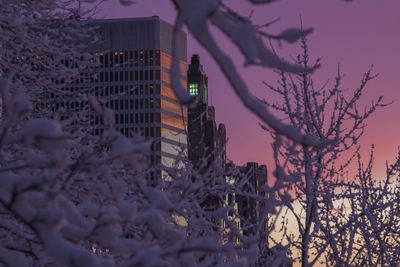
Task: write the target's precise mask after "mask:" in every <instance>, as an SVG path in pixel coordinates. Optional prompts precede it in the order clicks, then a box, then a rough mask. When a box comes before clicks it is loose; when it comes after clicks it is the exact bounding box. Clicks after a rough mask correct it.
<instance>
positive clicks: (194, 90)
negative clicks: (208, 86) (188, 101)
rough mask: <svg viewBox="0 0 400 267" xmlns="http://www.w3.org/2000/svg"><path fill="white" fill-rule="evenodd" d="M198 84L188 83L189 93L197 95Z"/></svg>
mask: <svg viewBox="0 0 400 267" xmlns="http://www.w3.org/2000/svg"><path fill="white" fill-rule="evenodd" d="M198 94H199V85H198V84H197V83H189V95H198Z"/></svg>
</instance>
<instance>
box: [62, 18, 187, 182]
mask: <svg viewBox="0 0 400 267" xmlns="http://www.w3.org/2000/svg"><path fill="white" fill-rule="evenodd" d="M88 24H89V25H91V26H95V27H96V31H97V33H98V36H99V40H98V41H97V42H96V43H95V44H94V45H91V46H90V48H89V49H88V50H89V51H88V52H89V53H91V54H94V55H96V57H97V58H98V61H99V62H100V65H99V66H98V67H97V69H96V71H95V73H96V75H97V77H96V78H94V79H93V78H91V79H86V80H82V79H81V80H80V81H77V82H76V83H72V84H68V87H69V88H70V90H79V89H82V88H89V91H90V92H91V93H92V94H95V95H96V96H97V97H98V99H99V100H100V101H101V102H102V103H104V105H105V106H107V107H108V108H110V109H112V110H113V111H114V115H115V128H116V130H118V131H120V132H121V133H122V134H124V135H125V136H127V137H131V136H133V135H134V134H140V135H142V136H145V137H147V138H151V139H153V140H155V141H154V142H153V145H152V152H151V156H150V158H149V161H150V162H149V163H150V164H151V165H153V166H154V165H155V164H157V163H162V164H163V165H164V166H166V167H172V166H173V165H174V162H175V159H176V158H177V156H178V154H179V153H180V151H186V150H187V136H186V129H185V126H186V125H185V124H186V120H187V109H186V107H184V106H182V105H181V104H180V103H179V101H178V99H177V98H176V96H175V93H174V92H173V90H172V87H171V78H170V69H171V64H172V52H173V47H172V39H173V26H172V25H170V24H168V23H166V22H164V21H162V20H161V19H159V18H158V17H157V16H153V17H147V18H130V19H105V20H94V21H89V22H88ZM177 42H179V43H180V45H179V47H180V48H181V49H180V50H179V51H177V55H178V56H179V64H180V69H181V70H182V72H181V82H182V84H184V85H186V69H187V63H186V34H185V33H180V34H179V36H178V40H177ZM90 121H91V124H92V125H93V128H94V130H93V131H94V134H97V135H99V134H101V133H102V132H103V131H104V129H105V128H104V127H105V126H104V125H103V124H102V123H101V117H100V116H99V115H98V114H95V113H94V112H92V113H91V114H90ZM158 176H159V175H158Z"/></svg>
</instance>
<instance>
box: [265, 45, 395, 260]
mask: <svg viewBox="0 0 400 267" xmlns="http://www.w3.org/2000/svg"><path fill="white" fill-rule="evenodd" d="M301 43H302V50H303V53H302V54H301V55H300V56H298V58H297V64H298V65H299V66H303V67H304V68H307V67H308V65H309V61H310V60H309V53H308V47H307V42H306V38H305V37H303V38H302V42H301ZM316 64H319V60H317V63H316ZM277 73H278V74H279V76H280V80H279V81H278V85H277V86H273V85H270V84H267V83H265V84H266V86H267V88H268V89H269V90H270V91H272V92H273V93H275V94H277V95H278V97H279V98H280V101H277V102H271V101H268V100H263V101H262V102H264V104H265V105H266V106H267V107H269V108H271V109H273V110H275V111H276V112H277V113H279V114H280V115H281V117H282V118H283V119H284V120H285V121H287V122H289V123H290V124H292V125H293V126H294V127H296V128H297V129H299V130H300V131H301V132H303V133H304V134H305V135H309V136H316V137H317V139H318V140H321V143H323V141H324V140H325V141H326V142H327V143H329V145H326V146H314V147H311V146H308V145H305V144H297V143H294V142H292V141H291V140H285V139H284V138H283V137H282V135H281V134H280V133H279V132H277V131H274V130H272V131H271V130H270V129H269V128H266V127H264V126H263V127H264V129H266V130H268V131H271V134H272V136H273V138H274V140H275V142H274V146H273V148H274V151H275V161H276V165H277V171H276V173H275V174H276V179H277V181H276V182H277V183H281V182H282V181H292V182H293V184H292V196H290V195H288V194H287V193H288V192H283V193H280V194H278V196H279V198H280V199H281V201H282V202H281V204H282V205H284V206H286V207H287V208H288V210H289V211H290V213H291V215H290V216H293V217H294V218H295V221H296V225H297V231H296V232H297V233H285V235H286V238H287V241H288V242H289V243H291V245H292V246H293V247H295V248H296V251H300V252H301V253H300V255H299V260H300V262H301V264H302V266H310V265H314V264H315V263H317V262H318V261H320V260H322V258H325V262H326V263H334V264H336V265H338V266H357V264H361V263H363V262H362V261H360V260H358V261H356V263H355V264H351V261H350V259H352V258H353V257H358V256H355V255H360V254H363V253H361V251H363V252H365V251H364V249H365V246H368V243H369V242H370V241H369V240H367V239H368V238H369V237H370V236H371V234H368V233H369V230H367V228H366V226H367V225H368V227H373V225H374V224H372V223H371V221H370V219H371V218H370V217H368V216H367V214H366V213H370V212H371V214H375V215H374V216H378V217H379V218H378V217H376V218H375V219H376V222H378V221H379V222H381V223H383V222H384V221H386V219H388V218H389V217H388V215H386V213H387V212H389V213H392V211H390V210H391V208H392V207H389V206H390V205H391V204H389V203H390V201H388V199H384V197H383V196H384V195H385V196H387V197H389V195H390V194H389V192H387V191H386V190H389V189H388V188H389V187H388V185H389V184H390V183H391V182H389V181H387V182H386V183H384V184H386V186H384V187H382V188H381V186H378V181H377V180H373V179H372V178H371V176H370V167H371V166H369V168H368V169H367V170H366V172H367V173H369V175H365V174H366V173H365V171H364V170H362V168H361V167H360V170H359V174H358V179H354V180H352V179H348V178H347V176H346V171H347V168H349V166H350V164H351V162H352V160H353V159H354V158H355V157H356V156H357V155H358V153H359V145H358V141H359V139H360V138H361V136H362V134H363V133H364V130H365V127H366V124H365V122H366V120H367V119H368V118H369V116H371V115H372V114H373V113H374V112H375V110H376V109H377V108H379V107H383V106H385V104H384V103H383V102H382V97H379V98H378V99H377V100H376V101H375V102H372V104H371V105H370V106H369V107H365V108H363V109H362V111H360V109H359V100H360V99H361V96H362V94H363V92H364V91H365V89H366V85H367V83H368V81H370V80H371V79H373V78H375V77H376V75H373V74H372V70H371V69H370V70H368V71H367V72H366V73H364V76H363V78H362V80H361V83H360V85H359V87H358V88H356V89H355V90H354V91H352V92H346V91H345V90H343V89H342V79H343V76H342V74H341V73H340V69H339V68H338V73H337V76H336V77H335V80H334V81H335V82H334V84H333V86H330V85H329V83H328V82H327V83H325V84H323V85H322V87H317V86H316V85H315V84H314V81H313V80H312V75H311V74H309V73H299V74H287V73H285V72H283V71H277ZM329 140H330V141H329ZM360 164H361V163H360ZM367 177H368V178H367ZM367 180H368V181H367ZM378 188H381V189H379V190H378ZM385 188H386V189H385ZM378 191H380V193H377V192H378ZM376 194H378V195H379V197H378V196H377V195H376ZM374 196H375V197H377V199H375V197H374ZM371 198H374V201H372V202H374V203H375V204H376V205H375V204H374V206H368V204H367V203H371V202H369V201H367V199H371ZM379 201H380V204H377V202H379ZM384 203H386V204H384ZM359 213H361V214H364V215H365V216H366V217H365V216H360V214H359ZM356 214H358V215H356ZM378 214H379V215H378ZM371 216H372V215H371ZM356 217H357V219H355V218H356ZM287 218H288V217H287ZM368 218H369V219H368ZM359 219H360V220H364V219H366V220H369V222H365V221H364V225H363V227H361V224H359V223H358V224H357V226H354V222H353V220H359ZM351 225H352V226H351ZM352 227H353V228H352ZM356 228H357V229H356ZM361 229H364V230H362V231H361ZM375 230H377V228H375ZM381 234H382V233H381V232H379V234H378V235H379V236H380V235H381ZM355 235H356V236H357V238H358V240H361V239H363V238H367V239H365V240H363V242H360V243H358V245H359V246H360V247H358V248H359V249H360V251H357V252H356V251H355V250H353V249H351V248H349V247H348V246H347V245H346V246H345V245H344V244H343V243H341V242H348V238H354V237H355ZM371 238H372V237H371ZM374 238H377V237H376V236H374ZM344 240H345V241H344ZM376 240H380V239H378V238H377V239H376ZM351 242H354V240H353V241H351ZM390 242H392V241H390ZM339 244H341V245H339ZM380 244H381V247H382V246H384V245H383V243H380ZM385 244H387V243H385ZM393 244H394V243H392V245H393ZM353 245H354V244H352V245H351V246H353ZM345 247H346V248H345ZM361 247H362V249H361ZM367 251H369V250H368V249H367ZM381 251H382V250H381ZM345 252H346V253H348V254H346V255H347V256H348V257H349V258H345V257H343V256H341V253H345ZM378 254H379V253H378ZM378 254H375V256H376V257H378V258H379V259H382V257H383V258H386V259H388V257H385V256H384V255H383V254H380V255H379V256H378ZM372 255H373V254H371V256H370V257H373V256H372ZM360 257H365V254H363V256H360ZM334 259H336V260H337V261H335V260H334ZM375 260H376V259H374V261H373V262H374V264H375V263H376V262H375ZM389 261H391V260H389ZM361 265H363V264H361ZM372 265H373V264H371V266H372Z"/></svg>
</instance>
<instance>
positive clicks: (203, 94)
mask: <svg viewBox="0 0 400 267" xmlns="http://www.w3.org/2000/svg"><path fill="white" fill-rule="evenodd" d="M187 88H188V92H189V94H190V95H192V96H194V97H196V100H195V102H194V103H193V104H192V105H190V106H189V108H188V154H189V160H190V161H191V162H192V164H193V166H194V167H195V168H196V169H199V170H200V171H205V170H207V169H208V168H209V167H210V166H211V164H214V166H215V165H220V167H221V168H224V164H225V162H226V147H225V146H226V130H225V125H224V124H219V125H218V127H217V124H216V122H215V109H214V107H213V106H209V105H208V77H207V75H206V73H205V72H204V70H203V66H202V65H201V64H200V57H199V56H198V55H193V56H192V58H191V61H190V65H189V68H188V71H187Z"/></svg>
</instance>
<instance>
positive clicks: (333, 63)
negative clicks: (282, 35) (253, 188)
mask: <svg viewBox="0 0 400 267" xmlns="http://www.w3.org/2000/svg"><path fill="white" fill-rule="evenodd" d="M199 1H200V0H199ZM136 2H137V3H136V4H135V5H132V6H129V7H126V6H121V5H118V4H116V0H112V1H108V2H106V3H104V4H103V5H102V6H101V9H102V10H101V11H100V13H99V16H100V17H105V18H118V17H144V16H152V15H158V16H160V18H162V19H163V20H165V21H168V22H170V23H172V22H173V21H174V16H175V15H174V14H175V11H174V7H173V6H172V4H171V1H169V0H137V1H136ZM225 2H226V3H229V4H232V6H233V7H234V8H235V9H236V10H238V11H239V13H241V14H243V15H248V14H250V12H251V10H252V9H254V14H253V19H254V21H255V22H256V23H258V24H263V23H265V22H269V21H271V20H273V19H275V18H277V17H280V21H279V22H278V23H276V24H274V25H273V26H272V27H270V28H269V31H270V32H272V33H278V32H280V31H281V30H283V29H285V28H286V27H290V26H295V27H298V26H299V16H300V14H301V15H302V18H303V25H304V27H310V26H312V27H314V29H315V32H314V33H313V34H312V35H311V36H310V38H309V46H310V54H311V58H314V59H315V58H316V57H321V56H322V57H323V61H322V67H321V69H319V70H318V71H317V73H316V76H315V78H316V79H315V80H316V82H317V84H322V83H323V82H324V81H325V80H326V79H328V78H331V79H332V78H333V77H334V75H335V73H336V69H337V64H338V63H340V65H341V69H342V72H343V73H344V74H345V79H344V83H343V85H344V87H345V88H349V89H353V88H354V87H356V86H357V85H358V82H359V81H360V79H361V77H362V74H363V72H364V71H366V70H367V69H368V68H369V67H370V66H371V65H372V64H373V65H374V70H375V71H376V72H377V73H379V77H378V78H377V79H376V80H374V81H372V82H370V84H369V86H368V91H367V93H366V94H365V96H364V98H363V99H364V102H363V103H365V104H368V103H370V102H371V101H372V100H373V99H374V98H376V97H377V96H379V95H384V99H386V101H387V102H389V101H394V104H392V105H391V106H389V107H386V108H384V109H381V110H378V111H377V112H376V113H375V115H374V116H373V117H372V118H371V119H370V120H369V121H368V128H367V130H366V134H365V135H364V137H363V139H362V142H361V144H362V146H363V150H362V151H363V154H364V155H365V160H367V158H366V157H367V155H368V152H369V149H370V146H371V145H372V144H375V151H376V154H375V158H376V167H377V168H376V170H375V172H376V173H377V174H383V173H384V172H383V170H384V162H385V161H386V160H389V161H392V160H393V159H394V157H395V156H396V153H397V149H398V146H399V145H400V138H399V133H400V123H399V120H398V119H397V118H398V115H400V67H399V65H400V52H399V49H400V14H399V11H400V1H398V0H354V1H353V2H351V3H348V2H344V1H342V0H296V1H293V0H292V1H291V0H281V1H278V2H276V3H274V4H271V5H265V6H256V7H255V8H256V9H255V8H254V7H253V8H252V7H251V5H249V4H247V3H246V2H247V1H244V0H229V1H225ZM218 40H219V41H220V43H221V45H223V46H224V49H225V51H227V52H228V53H229V54H231V55H232V56H233V57H234V58H235V62H236V64H237V66H238V67H239V68H241V69H242V73H243V75H244V77H246V82H247V84H248V85H249V87H250V88H251V90H252V91H253V93H254V94H256V95H257V96H259V97H261V98H267V97H269V94H267V91H266V90H265V87H264V86H263V84H262V81H264V80H265V81H268V82H269V83H271V82H274V81H275V80H276V78H277V77H276V76H275V75H274V74H273V73H272V72H271V70H269V69H262V68H256V67H252V68H250V69H243V68H242V67H241V66H242V63H243V58H242V57H241V56H240V54H239V53H238V51H237V50H236V49H235V48H234V47H233V46H232V45H230V43H229V42H228V41H227V40H226V39H225V38H224V37H223V36H220V37H219V39H218ZM298 48H299V46H297V45H296V44H294V45H287V44H284V45H283V46H282V47H281V48H278V49H277V51H278V53H279V54H280V55H282V56H286V58H288V57H290V56H295V55H296V54H297V53H298V51H299V49H298ZM193 53H197V54H199V55H200V57H201V62H202V64H203V66H204V68H205V71H206V72H207V74H208V76H209V88H210V89H209V90H210V91H211V92H210V95H211V101H212V104H213V105H214V106H215V107H216V117H217V121H218V122H222V123H225V125H226V127H227V132H228V137H229V143H228V157H229V158H230V159H232V160H234V161H235V162H236V163H237V164H242V163H245V162H247V161H257V162H261V163H266V164H268V165H270V163H271V151H270V142H271V139H270V138H269V136H268V134H266V133H265V132H264V131H263V130H261V129H260V127H259V126H258V124H257V122H258V119H257V118H256V117H255V116H254V115H252V114H251V113H250V112H249V111H247V110H246V109H245V108H244V107H243V106H242V105H241V103H240V101H239V99H238V98H237V97H236V96H235V95H234V93H233V90H232V89H231V88H230V86H229V85H228V83H227V82H226V80H225V78H224V77H223V75H222V74H221V72H220V71H219V69H218V67H217V66H216V64H215V63H214V62H213V60H212V59H211V58H210V57H209V56H208V55H207V53H206V52H205V51H204V50H203V49H202V48H201V47H200V46H199V45H197V44H196V42H195V41H194V40H193V38H192V37H191V36H188V57H189V58H190V56H191V54H193Z"/></svg>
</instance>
